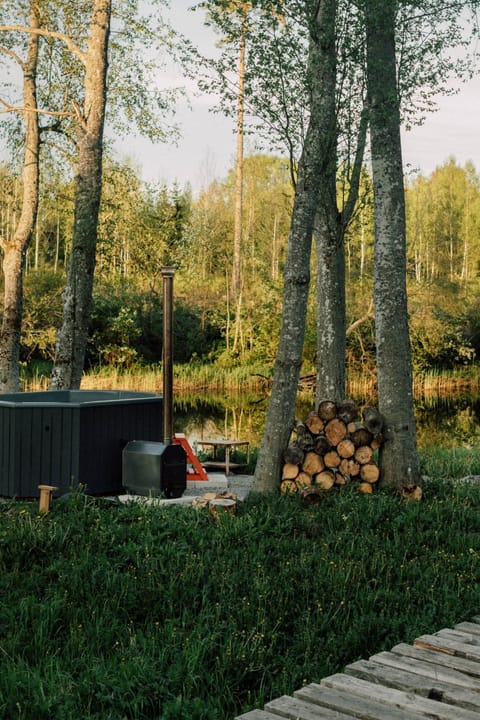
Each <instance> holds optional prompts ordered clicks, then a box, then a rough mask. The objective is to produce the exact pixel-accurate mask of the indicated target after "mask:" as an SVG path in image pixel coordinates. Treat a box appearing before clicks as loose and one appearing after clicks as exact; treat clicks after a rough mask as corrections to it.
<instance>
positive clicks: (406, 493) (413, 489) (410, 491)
mask: <svg viewBox="0 0 480 720" xmlns="http://www.w3.org/2000/svg"><path fill="white" fill-rule="evenodd" d="M401 493H402V497H403V498H404V499H405V500H417V501H418V500H421V499H422V497H423V490H422V488H421V487H420V486H419V485H415V484H414V483H408V484H407V485H403V486H402V488H401Z"/></svg>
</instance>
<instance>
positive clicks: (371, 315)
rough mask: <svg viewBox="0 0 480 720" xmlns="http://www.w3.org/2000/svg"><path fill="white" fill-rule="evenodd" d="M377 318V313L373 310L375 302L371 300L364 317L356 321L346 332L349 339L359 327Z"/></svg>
mask: <svg viewBox="0 0 480 720" xmlns="http://www.w3.org/2000/svg"><path fill="white" fill-rule="evenodd" d="M374 317H375V311H374V309H373V300H370V304H369V306H368V309H367V312H366V313H365V315H362V317H360V318H358V320H355V321H354V322H353V323H351V325H349V326H348V328H347V329H346V331H345V335H346V336H347V337H348V336H349V335H351V334H352V332H353V331H354V330H356V328H357V327H359V325H362V324H363V323H364V322H367V320H372V319H373V318H374Z"/></svg>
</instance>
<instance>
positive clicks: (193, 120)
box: [119, 0, 480, 190]
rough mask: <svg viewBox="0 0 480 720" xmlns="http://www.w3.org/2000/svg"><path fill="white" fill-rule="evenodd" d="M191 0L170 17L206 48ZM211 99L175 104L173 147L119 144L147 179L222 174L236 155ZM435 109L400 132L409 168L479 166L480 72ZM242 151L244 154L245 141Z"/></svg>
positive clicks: (228, 123)
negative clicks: (177, 135) (452, 163)
mask: <svg viewBox="0 0 480 720" xmlns="http://www.w3.org/2000/svg"><path fill="white" fill-rule="evenodd" d="M192 4H193V0H172V2H171V5H172V8H171V11H170V15H171V20H172V23H173V24H174V26H175V27H177V28H178V29H180V30H181V32H182V33H184V34H185V35H187V36H188V37H189V38H190V39H191V40H192V41H194V42H195V43H197V44H199V45H200V46H201V47H202V49H203V50H205V51H207V49H208V48H209V47H211V46H212V43H213V36H212V34H211V31H209V30H208V29H206V28H205V27H204V26H203V24H202V16H201V14H200V13H199V12H198V11H197V12H189V11H188V8H189V7H190V6H191V5H192ZM212 103H213V100H211V99H209V98H195V97H191V109H187V107H186V106H185V105H180V106H179V108H178V114H177V120H178V122H179V123H180V125H181V129H182V137H181V139H180V141H179V143H178V146H177V147H171V146H170V147H168V146H165V145H161V144H157V145H151V144H150V143H148V142H147V141H142V140H138V139H135V138H129V140H128V142H127V143H122V145H121V146H119V151H120V153H121V155H122V156H123V157H129V158H130V159H131V160H132V161H133V162H134V163H135V164H136V165H137V166H138V167H139V168H141V172H142V176H143V178H144V179H145V180H148V181H161V182H166V183H168V184H171V183H173V182H174V181H177V182H178V183H179V184H180V186H184V185H185V184H186V183H190V184H191V185H192V187H193V189H194V190H196V189H199V188H200V187H202V186H203V187H205V186H206V185H207V184H208V183H209V182H211V181H212V180H213V179H214V178H223V177H225V175H226V173H227V171H228V169H229V168H231V167H232V164H233V162H234V156H235V136H234V127H233V121H232V120H231V119H225V118H223V117H222V116H221V115H219V114H216V113H212V112H210V111H209V105H211V104H212ZM438 104H439V106H440V107H439V110H438V111H437V112H435V113H432V114H430V115H429V116H428V117H427V119H426V120H425V123H424V124H423V125H422V126H420V127H415V128H413V129H412V130H410V131H408V132H404V133H403V158H404V163H405V169H406V171H407V172H411V171H412V170H418V171H420V172H422V173H423V174H425V175H428V174H430V173H431V172H432V171H433V170H434V169H435V168H436V167H437V166H438V165H441V164H442V163H444V162H445V161H446V160H447V159H448V158H449V157H450V156H454V157H455V158H456V160H457V162H458V163H459V164H461V165H463V164H464V163H465V162H467V161H472V162H473V164H474V165H475V167H476V169H477V171H480V132H479V130H480V128H479V124H480V77H479V76H477V77H475V78H474V79H473V80H471V81H469V82H468V83H466V84H464V85H462V86H461V89H460V91H459V93H458V94H457V95H454V96H449V97H445V98H439V99H438ZM246 152H247V153H248V141H247V147H246Z"/></svg>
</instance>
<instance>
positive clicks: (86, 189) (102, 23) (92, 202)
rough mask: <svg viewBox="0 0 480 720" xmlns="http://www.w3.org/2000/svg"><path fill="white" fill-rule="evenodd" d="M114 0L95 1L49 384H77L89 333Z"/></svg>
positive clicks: (85, 60)
mask: <svg viewBox="0 0 480 720" xmlns="http://www.w3.org/2000/svg"><path fill="white" fill-rule="evenodd" d="M110 14H111V0H95V2H94V5H93V11H92V19H91V22H90V34H89V38H88V44H87V51H86V53H85V57H84V62H85V100H84V107H83V110H82V111H81V112H80V109H79V112H78V114H79V117H78V131H77V142H78V162H77V174H76V177H75V192H74V204H75V210H74V224H73V237H72V251H71V256H70V263H69V268H68V277H67V285H66V288H65V292H64V305H63V318H62V325H61V327H60V329H59V331H58V337H57V347H56V353H55V363H54V367H53V370H52V377H51V383H50V387H51V389H57V390H58V389H62V388H79V387H80V383H81V379H82V373H83V366H84V362H85V350H86V345H87V337H88V323H89V316H90V306H91V301H92V290H93V275H94V271H95V256H96V248H97V223H98V212H99V207H100V196H101V189H102V154H103V126H104V119H105V104H106V77H107V64H108V61H107V59H108V39H109V33H110Z"/></svg>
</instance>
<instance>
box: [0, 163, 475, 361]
mask: <svg viewBox="0 0 480 720" xmlns="http://www.w3.org/2000/svg"><path fill="white" fill-rule="evenodd" d="M0 175H1V177H0V180H1V182H0V232H1V233H2V234H3V235H4V236H8V234H9V232H10V229H11V227H13V226H15V222H16V217H17V216H18V214H19V212H20V203H21V196H22V193H21V178H20V177H18V176H16V175H15V174H12V173H11V171H9V169H7V168H6V167H4V168H0ZM41 186H42V188H43V191H42V194H41V199H40V207H39V213H38V219H37V223H36V228H35V233H34V238H33V242H32V243H31V245H30V247H29V249H28V251H27V256H26V259H25V266H26V273H25V299H24V321H23V329H22V346H21V359H22V362H23V363H25V364H31V363H33V362H34V361H35V362H51V361H52V360H53V357H54V352H55V337H56V331H57V328H58V325H59V323H60V319H61V312H62V291H63V288H64V286H65V273H66V268H67V264H68V259H69V252H70V243H71V228H72V212H73V203H72V192H73V190H72V183H71V182H70V181H68V180H67V179H64V178H62V176H61V175H59V174H58V173H55V172H52V171H51V169H49V170H45V171H44V177H43V181H42V184H41ZM340 188H341V184H340V182H339V195H340V192H341V190H340ZM234 194H235V175H234V168H232V170H231V172H230V173H229V174H228V175H227V177H226V178H224V179H223V180H216V181H214V182H213V183H211V184H210V185H209V186H207V187H204V188H203V189H202V190H201V191H200V192H198V193H197V194H195V195H194V194H193V193H192V191H191V189H190V188H189V187H178V186H176V185H173V186H171V187H168V186H165V185H149V184H145V183H143V182H142V181H141V179H140V173H139V171H137V170H136V169H135V168H134V167H132V166H130V165H129V164H115V163H113V162H111V161H108V162H107V163H106V165H105V176H104V183H103V196H102V204H101V215H100V223H99V245H98V260H97V270H96V277H95V289H94V304H93V310H92V314H91V323H90V337H89V344H88V352H87V367H90V368H91V367H99V366H105V365H115V366H116V367H117V368H119V367H123V368H132V367H133V366H136V367H141V366H144V365H151V364H154V363H158V362H160V361H161V353H162V346H161V324H162V307H161V303H162V279H161V267H162V265H173V266H175V268H176V274H175V323H174V324H175V339H174V348H175V360H176V362H177V363H187V362H193V361H199V362H200V361H201V362H215V363H218V364H219V365H220V366H222V367H228V366H232V365H235V364H238V363H239V362H240V363H242V364H245V363H248V364H252V365H261V366H263V367H264V368H265V367H266V368H268V367H269V366H271V365H272V366H273V361H274V357H275V352H276V347H277V342H278V333H279V325H280V315H281V298H282V295H281V293H282V283H283V265H284V258H285V250H286V243H287V237H288V231H289V222H290V217H291V208H292V198H293V192H292V188H291V183H290V168H289V165H288V162H287V161H286V160H284V159H282V158H280V157H274V156H270V155H251V156H249V157H247V158H246V160H245V168H244V214H243V228H242V233H243V238H244V245H243V252H242V272H241V277H242V288H241V295H240V312H236V310H237V309H238V308H236V307H235V306H234V303H232V302H231V288H230V278H231V266H232V242H231V237H232V232H233V228H232V223H233V217H234V212H233V208H234ZM406 198H407V224H408V238H407V255H408V280H407V282H408V292H409V312H410V328H411V343H412V351H413V364H414V368H415V370H416V371H417V372H421V371H425V370H429V369H451V368H453V367H458V366H468V365H472V364H474V363H475V362H476V360H477V359H478V356H479V354H480V177H479V175H478V173H477V171H476V169H475V167H473V165H471V164H466V165H465V166H464V167H460V166H459V165H458V164H457V163H456V161H455V159H454V158H449V159H448V160H446V161H445V162H444V163H443V164H442V165H440V166H438V167H437V169H436V170H435V171H434V172H433V173H432V174H431V175H430V176H428V177H424V176H422V175H414V176H411V177H409V178H408V179H407V182H406ZM341 201H342V198H341V197H339V206H340V207H341ZM315 266H316V263H315V261H314V260H313V261H312V277H314V276H315ZM346 273H347V328H348V330H347V335H348V338H347V357H348V367H349V369H350V371H354V370H365V369H373V368H374V362H375V360H374V354H375V347H374V313H373V304H372V276H373V210H372V191H371V179H370V177H369V174H368V172H367V170H366V169H365V170H364V172H363V178H362V187H361V192H360V200H359V202H358V203H357V208H356V211H355V215H354V218H353V221H352V223H351V225H350V227H349V229H348V232H347V237H346ZM313 286H314V283H312V287H313ZM314 302H315V299H314V297H313V291H312V298H311V318H310V320H309V322H308V326H307V341H306V344H305V354H304V368H303V369H304V371H306V372H308V371H309V370H310V369H311V368H313V366H314V362H315V320H314V318H315V307H314Z"/></svg>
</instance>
